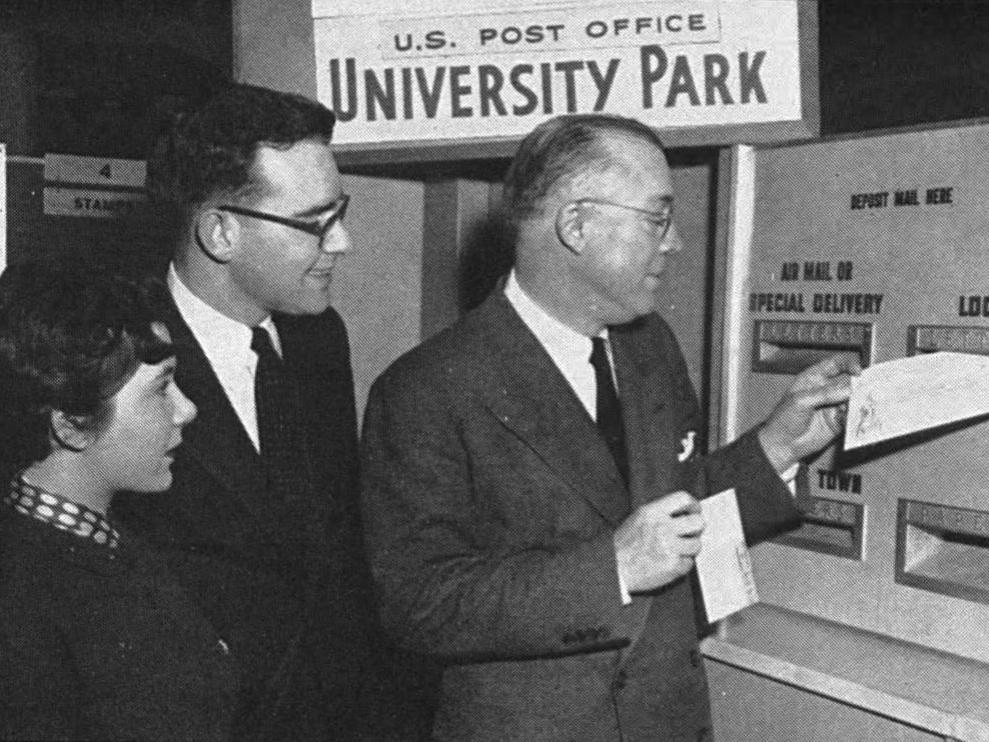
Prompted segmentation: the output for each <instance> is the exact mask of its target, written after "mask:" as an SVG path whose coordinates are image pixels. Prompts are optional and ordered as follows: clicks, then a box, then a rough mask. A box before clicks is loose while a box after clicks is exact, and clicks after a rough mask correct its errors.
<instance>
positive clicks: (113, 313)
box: [0, 263, 237, 742]
mask: <svg viewBox="0 0 989 742" xmlns="http://www.w3.org/2000/svg"><path fill="white" fill-rule="evenodd" d="M152 307H153V304H152V302H151V301H150V299H149V296H148V292H147V291H146V290H145V288H143V287H141V286H138V285H137V284H134V283H131V282H129V281H126V280H124V279H121V278H118V277H113V276H107V275H105V274H100V273H97V272H95V271H92V270H85V269H82V268H80V267H79V266H73V267H72V268H71V269H68V268H59V267H56V266H52V265H45V264H41V263H23V264H18V265H14V266H11V267H10V268H8V269H7V270H6V271H5V272H4V274H3V275H2V276H0V464H2V473H3V475H5V476H6V477H7V479H5V480H4V481H9V483H10V484H9V487H8V490H7V493H6V496H2V495H0V739H4V740H8V739H15V740H23V739H45V740H49V739H100V740H123V739H126V740H169V742H171V741H173V740H197V741H198V740H221V739H227V738H228V737H229V730H230V723H231V716H232V711H231V709H232V708H233V703H234V694H235V689H236V686H237V677H236V672H237V671H236V667H235V665H234V663H233V661H232V658H231V657H229V653H228V651H227V647H226V645H225V643H224V642H223V639H222V638H221V637H220V636H218V635H217V633H216V631H215V630H214V629H213V627H212V625H211V624H210V622H209V621H208V620H207V619H206V617H205V616H204V615H203V614H202V612H201V610H200V609H199V607H198V606H197V605H196V604H194V603H193V602H192V601H190V600H189V598H188V597H187V596H186V595H185V594H184V593H183V591H182V590H181V589H180V588H179V587H178V585H177V584H176V583H175V582H174V581H173V580H172V579H171V578H170V577H169V574H168V572H167V569H166V568H165V567H164V566H163V563H162V562H161V561H160V560H159V558H157V557H156V555H155V554H154V552H153V551H151V550H150V549H149V548H148V547H146V546H144V545H143V544H142V543H141V542H140V541H139V540H137V539H136V538H135V537H133V536H132V535H130V534H128V533H127V532H126V531H122V530H118V529H117V527H116V526H115V525H114V523H113V522H112V521H111V519H110V517H109V516H108V512H109V508H110V503H111V501H112V499H113V496H114V494H116V493H117V492H120V491H124V490H126V491H133V492H142V493H147V496H149V497H153V496H154V495H153V493H155V492H159V491H162V490H165V489H167V488H168V487H169V485H170V484H171V480H172V474H171V470H170V467H171V464H172V456H173V453H174V450H175V448H176V447H177V446H178V445H179V444H180V442H181V440H182V428H183V427H184V426H185V425H186V424H187V423H188V422H189V421H191V420H192V419H193V417H195V414H196V408H195V406H194V405H193V404H192V402H190V401H189V400H188V399H187V398H186V397H185V396H184V395H183V394H182V392H181V390H179V388H178V387H177V386H176V384H175V379H174V372H175V358H174V353H173V350H172V346H171V341H170V338H169V334H168V330H167V329H166V328H165V326H164V324H163V323H162V322H160V321H159V320H158V318H157V314H156V312H155V311H154V309H153V308H152Z"/></svg>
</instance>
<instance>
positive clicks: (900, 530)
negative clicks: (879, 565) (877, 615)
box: [896, 500, 989, 603]
mask: <svg viewBox="0 0 989 742" xmlns="http://www.w3.org/2000/svg"><path fill="white" fill-rule="evenodd" d="M896 581H897V582H898V583H900V584H902V585H910V586H912V587H917V588H920V589H922V590H929V591H931V592H935V593H941V594H943V595H951V596H953V597H958V598H965V599H966V600H977V601H979V602H982V603H989V513H987V512H985V511H981V510H973V509H969V508H958V507H951V506H948V505H941V504H938V503H931V502H918V501H915V500H900V505H899V514H898V518H897V539H896Z"/></svg>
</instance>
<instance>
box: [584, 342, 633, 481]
mask: <svg viewBox="0 0 989 742" xmlns="http://www.w3.org/2000/svg"><path fill="white" fill-rule="evenodd" d="M591 365H592V366H594V379H595V381H596V382H597V424H598V430H599V431H600V432H601V436H602V437H603V438H604V440H605V443H607V444H608V448H609V450H610V451H611V455H612V457H613V458H614V459H615V464H617V466H618V471H619V472H620V473H621V475H622V480H623V481H624V482H625V484H626V485H627V484H628V453H627V452H626V450H625V428H624V427H623V426H622V408H621V406H620V405H619V403H618V394H617V393H616V392H615V382H614V379H613V378H612V376H611V364H610V363H609V362H608V352H607V350H605V347H604V338H599V337H597V338H591Z"/></svg>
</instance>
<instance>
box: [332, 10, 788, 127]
mask: <svg viewBox="0 0 989 742" xmlns="http://www.w3.org/2000/svg"><path fill="white" fill-rule="evenodd" d="M451 6H453V3H450V2H449V1H448V0H446V1H444V0H410V1H409V2H407V3H404V4H403V5H402V6H401V8H400V9H396V6H395V4H394V3H393V2H390V1H389V2H386V1H385V0H360V1H357V0H313V18H314V29H315V49H316V80H317V87H318V94H319V99H320V101H321V102H323V103H324V104H325V105H327V106H328V107H330V108H331V109H333V111H334V112H335V113H336V115H337V117H338V120H339V122H340V124H341V126H339V127H338V130H337V131H336V132H335V134H334V139H335V141H336V143H338V144H357V143H380V142H409V141H423V142H430V141H442V140H459V139H471V138H479V137H481V138H497V137H517V136H520V135H522V134H525V133H527V132H528V131H530V130H531V129H532V128H533V127H534V126H535V125H536V124H538V123H539V122H540V121H543V120H545V119H547V118H550V117H552V116H554V115H557V114H563V113H578V112H579V113H590V112H608V113H617V114H623V115H626V116H632V117H635V118H638V119H641V120H642V121H645V122H646V123H648V124H650V125H651V126H653V127H655V128H658V129H669V128H678V129H679V128H691V127H710V126H727V125H746V124H761V123H769V122H780V121H797V120H800V119H801V116H802V114H803V111H802V110H801V109H802V106H801V69H800V37H799V23H798V2H797V0H747V1H745V2H742V1H741V0H728V1H725V2H712V1H710V0H694V1H686V2H685V1H670V2H662V1H661V2H651V3H646V2H630V3H626V4H622V5H618V4H615V3H589V2H574V1H573V0H571V2H569V3H567V2H545V0H544V1H543V2H539V0H489V2H486V3H484V6H483V7H484V10H477V9H475V8H471V9H470V10H465V9H464V7H458V8H453V7H451Z"/></svg>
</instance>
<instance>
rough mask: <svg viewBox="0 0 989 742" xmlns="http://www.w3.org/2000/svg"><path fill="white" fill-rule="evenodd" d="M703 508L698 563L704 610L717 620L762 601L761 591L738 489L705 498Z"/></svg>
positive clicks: (702, 503)
mask: <svg viewBox="0 0 989 742" xmlns="http://www.w3.org/2000/svg"><path fill="white" fill-rule="evenodd" d="M701 512H702V513H703V515H704V523H705V525H704V531H703V532H702V533H701V550H700V553H699V554H698V555H697V559H696V562H695V563H696V565H697V577H698V581H699V582H700V586H701V595H702V597H703V599H704V610H705V612H706V613H707V620H708V621H710V622H712V623H713V622H715V621H720V620H721V619H722V618H724V617H725V616H728V615H731V614H732V613H735V612H736V611H740V610H742V609H743V608H745V607H746V606H750V605H752V604H753V603H757V602H759V594H758V593H757V592H756V586H755V578H754V577H753V576H752V559H751V557H750V556H749V549H748V547H747V546H746V545H745V534H744V533H743V532H742V517H741V514H740V513H739V512H738V498H737V497H736V496H735V490H733V489H730V490H725V491H724V492H719V493H718V494H716V495H712V496H711V497H707V498H705V499H703V500H701Z"/></svg>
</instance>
